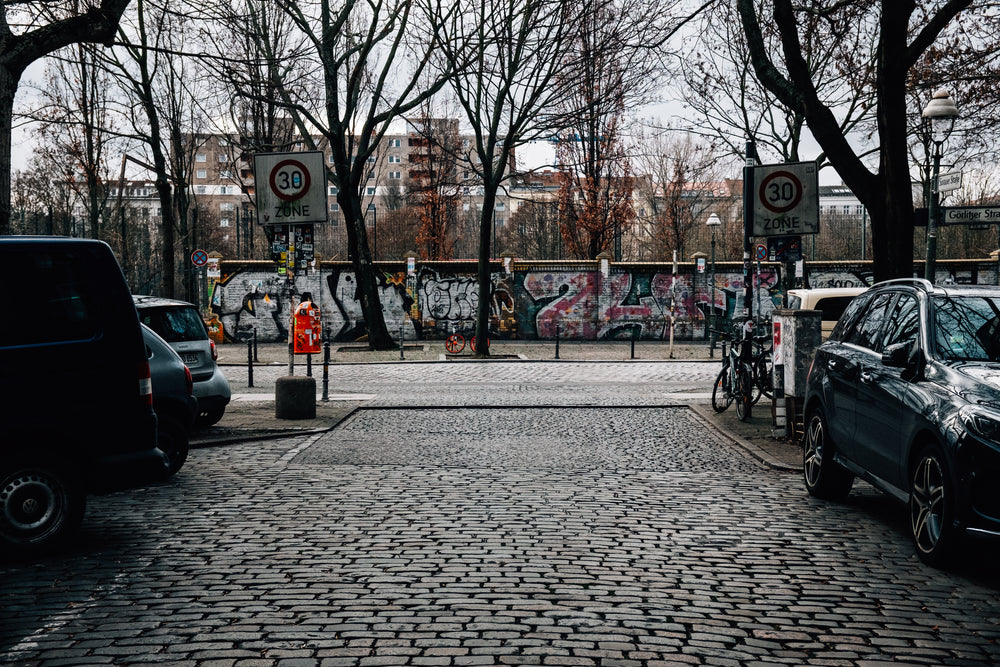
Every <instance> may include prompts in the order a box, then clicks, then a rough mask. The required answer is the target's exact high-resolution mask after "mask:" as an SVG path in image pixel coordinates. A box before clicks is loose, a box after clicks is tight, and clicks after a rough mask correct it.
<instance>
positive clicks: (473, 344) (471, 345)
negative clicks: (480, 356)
mask: <svg viewBox="0 0 1000 667" xmlns="http://www.w3.org/2000/svg"><path fill="white" fill-rule="evenodd" d="M469 346H470V347H471V348H472V351H473V352H476V336H475V334H473V336H472V338H470V339H469ZM486 349H487V350H488V349H490V339H489V338H487V339H486Z"/></svg>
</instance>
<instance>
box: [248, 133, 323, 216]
mask: <svg viewBox="0 0 1000 667" xmlns="http://www.w3.org/2000/svg"><path fill="white" fill-rule="evenodd" d="M253 167H254V183H255V188H254V190H255V192H256V195H257V215H258V218H259V221H260V223H261V224H264V225H289V224H291V225H299V224H305V223H312V222H326V220H327V205H326V188H325V182H326V177H325V176H326V173H325V171H324V167H323V153H322V152H321V151H300V152H295V153H258V154H256V155H254V158H253Z"/></svg>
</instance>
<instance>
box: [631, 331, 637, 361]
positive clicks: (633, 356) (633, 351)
mask: <svg viewBox="0 0 1000 667" xmlns="http://www.w3.org/2000/svg"><path fill="white" fill-rule="evenodd" d="M635 329H636V328H635V327H632V357H631V358H632V359H635Z"/></svg>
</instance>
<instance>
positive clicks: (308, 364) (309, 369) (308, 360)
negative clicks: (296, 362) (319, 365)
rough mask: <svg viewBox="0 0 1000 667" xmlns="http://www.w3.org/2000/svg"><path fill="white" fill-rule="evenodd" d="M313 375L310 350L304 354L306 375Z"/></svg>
mask: <svg viewBox="0 0 1000 667" xmlns="http://www.w3.org/2000/svg"><path fill="white" fill-rule="evenodd" d="M312 376H313V356H312V352H310V353H309V354H307V355H306V377H312Z"/></svg>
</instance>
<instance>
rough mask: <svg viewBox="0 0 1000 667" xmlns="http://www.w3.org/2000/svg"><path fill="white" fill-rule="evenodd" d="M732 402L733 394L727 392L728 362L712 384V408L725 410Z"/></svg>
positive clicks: (720, 410)
mask: <svg viewBox="0 0 1000 667" xmlns="http://www.w3.org/2000/svg"><path fill="white" fill-rule="evenodd" d="M732 402H733V395H732V394H731V393H730V392H729V364H725V365H723V367H722V370H721V371H719V375H718V377H716V378H715V384H714V385H712V409H713V410H715V411H716V412H725V411H726V408H728V407H729V404H730V403H732Z"/></svg>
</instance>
